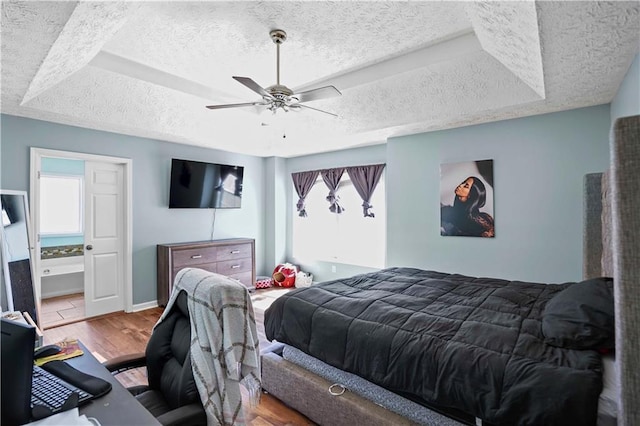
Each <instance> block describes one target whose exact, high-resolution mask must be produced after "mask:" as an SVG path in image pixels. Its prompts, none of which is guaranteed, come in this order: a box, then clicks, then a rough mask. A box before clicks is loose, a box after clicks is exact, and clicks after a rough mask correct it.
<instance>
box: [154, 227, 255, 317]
mask: <svg viewBox="0 0 640 426" xmlns="http://www.w3.org/2000/svg"><path fill="white" fill-rule="evenodd" d="M187 267H189V268H200V269H205V270H207V271H211V272H217V273H218V274H222V275H226V276H229V277H231V278H235V279H237V280H238V281H240V282H241V283H242V284H243V285H244V286H245V287H247V288H249V289H253V288H254V283H255V279H256V260H255V240H253V239H250V238H231V239H227V240H213V241H198V242H190V243H176V244H158V305H160V306H165V305H166V304H167V302H168V301H169V296H170V295H171V290H172V288H173V280H174V278H175V277H176V274H177V273H178V271H179V270H181V269H182V268H187Z"/></svg>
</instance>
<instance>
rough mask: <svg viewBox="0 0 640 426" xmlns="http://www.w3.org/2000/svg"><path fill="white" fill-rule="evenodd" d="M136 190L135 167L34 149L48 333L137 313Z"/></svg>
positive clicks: (39, 270)
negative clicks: (55, 328)
mask: <svg viewBox="0 0 640 426" xmlns="http://www.w3.org/2000/svg"><path fill="white" fill-rule="evenodd" d="M131 188H132V183H131V160H130V159H125V158H118V157H107V156H100V155H92V154H84V153H76V152H67V151H56V150H48V149H41V148H31V193H30V195H31V206H32V210H31V216H32V219H31V220H32V223H33V228H34V240H35V241H34V244H33V246H34V249H35V250H34V252H35V255H34V276H35V282H36V286H35V287H36V297H37V298H38V300H39V301H40V302H41V308H42V317H43V324H42V325H43V327H44V328H50V327H53V326H57V325H62V324H68V323H71V322H76V321H80V320H83V319H85V318H88V317H93V316H97V315H102V314H107V313H111V312H117V311H125V312H131V311H132V310H133V301H132V226H131V217H132V215H131V206H132V197H131Z"/></svg>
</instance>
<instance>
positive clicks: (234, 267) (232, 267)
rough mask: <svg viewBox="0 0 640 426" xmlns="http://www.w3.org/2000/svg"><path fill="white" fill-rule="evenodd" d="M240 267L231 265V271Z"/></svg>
mask: <svg viewBox="0 0 640 426" xmlns="http://www.w3.org/2000/svg"><path fill="white" fill-rule="evenodd" d="M239 267H240V265H231V269H238V268H239Z"/></svg>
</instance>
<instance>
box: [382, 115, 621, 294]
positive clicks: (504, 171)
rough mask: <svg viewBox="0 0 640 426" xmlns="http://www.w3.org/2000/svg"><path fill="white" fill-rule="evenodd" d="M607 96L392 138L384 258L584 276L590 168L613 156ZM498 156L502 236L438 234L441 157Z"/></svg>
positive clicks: (488, 272)
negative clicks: (562, 108)
mask: <svg viewBox="0 0 640 426" xmlns="http://www.w3.org/2000/svg"><path fill="white" fill-rule="evenodd" d="M609 124H610V117H609V106H608V105H602V106H597V107H591V108H584V109H578V110H572V111H566V112H559V113H554V114H546V115H539V116H534V117H527V118H521V119H514V120H507V121H500V122H495V123H490V124H483V125H477V126H470V127H464V128H458V129H453V130H446V131H438V132H431V133H423V134H418V135H412V136H406V137H400V138H396V139H391V140H389V141H388V143H387V218H388V219H387V220H388V226H387V263H388V265H389V266H401V265H402V266H414V267H419V268H423V269H432V270H437V271H443V272H455V273H461V274H467V275H473V276H490V277H498V278H506V279H519V280H526V281H540V282H564V281H576V280H580V279H581V276H582V227H583V220H582V199H583V195H582V193H583V178H584V175H585V174H587V173H592V172H599V171H603V170H604V169H605V168H606V167H607V166H608V163H609V143H608V140H609V138H608V132H609ZM477 159H493V160H494V163H493V165H494V182H495V223H496V237H495V238H473V237H443V236H440V209H439V200H440V187H439V180H440V176H439V170H440V164H441V163H449V162H458V161H470V160H477Z"/></svg>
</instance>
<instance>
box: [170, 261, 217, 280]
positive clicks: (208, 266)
mask: <svg viewBox="0 0 640 426" xmlns="http://www.w3.org/2000/svg"><path fill="white" fill-rule="evenodd" d="M183 268H198V269H204V270H205V271H209V272H218V264H217V263H204V264H202V265H190V266H183V267H181V268H173V279H175V278H176V275H178V272H180V270H181V269H183Z"/></svg>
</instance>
